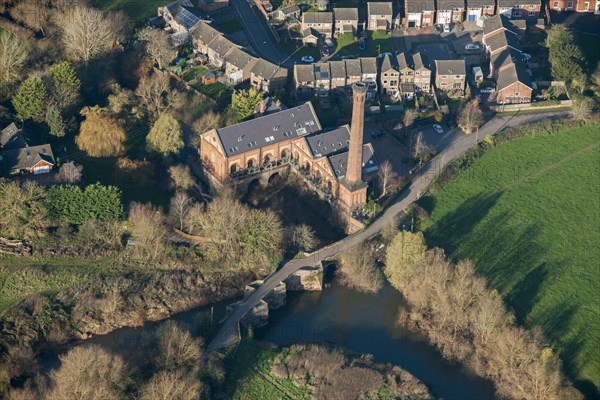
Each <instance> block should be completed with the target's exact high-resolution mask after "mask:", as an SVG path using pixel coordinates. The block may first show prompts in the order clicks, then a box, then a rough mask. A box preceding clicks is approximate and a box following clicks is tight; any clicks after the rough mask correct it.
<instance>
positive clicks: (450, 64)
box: [435, 60, 467, 75]
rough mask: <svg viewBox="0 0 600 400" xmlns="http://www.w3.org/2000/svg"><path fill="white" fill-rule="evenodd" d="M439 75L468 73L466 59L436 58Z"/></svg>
mask: <svg viewBox="0 0 600 400" xmlns="http://www.w3.org/2000/svg"><path fill="white" fill-rule="evenodd" d="M435 66H436V73H437V74H438V75H466V74H467V68H466V65H465V60H435Z"/></svg>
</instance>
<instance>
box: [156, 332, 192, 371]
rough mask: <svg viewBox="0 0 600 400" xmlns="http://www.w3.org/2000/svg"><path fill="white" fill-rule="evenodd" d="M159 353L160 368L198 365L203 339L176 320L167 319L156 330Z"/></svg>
mask: <svg viewBox="0 0 600 400" xmlns="http://www.w3.org/2000/svg"><path fill="white" fill-rule="evenodd" d="M156 336H157V339H158V346H157V348H158V355H157V356H156V365H157V367H159V368H160V369H163V370H167V371H174V370H178V369H188V368H193V367H194V366H196V365H197V364H198V363H199V362H200V359H201V358H202V345H203V342H202V339H200V338H194V337H192V335H191V334H190V332H189V331H184V330H182V329H181V328H179V327H178V326H177V324H176V323H175V322H174V321H167V322H165V323H164V324H162V325H161V327H160V328H158V331H157V332H156Z"/></svg>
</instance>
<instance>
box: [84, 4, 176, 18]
mask: <svg viewBox="0 0 600 400" xmlns="http://www.w3.org/2000/svg"><path fill="white" fill-rule="evenodd" d="M169 2H170V1H168V0H92V1H91V3H90V5H91V6H92V7H96V8H100V9H102V10H105V11H123V12H124V13H125V14H127V16H128V17H129V18H131V20H132V21H140V20H145V19H148V18H150V17H153V16H156V15H157V12H158V7H162V6H165V5H167V4H168V3H169Z"/></svg>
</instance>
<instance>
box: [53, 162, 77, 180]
mask: <svg viewBox="0 0 600 400" xmlns="http://www.w3.org/2000/svg"><path fill="white" fill-rule="evenodd" d="M82 175H83V166H82V165H77V164H75V163H74V162H73V161H69V162H66V163H64V164H63V165H61V166H60V169H59V170H58V180H59V181H60V182H64V183H78V182H79V181H80V180H81V176H82Z"/></svg>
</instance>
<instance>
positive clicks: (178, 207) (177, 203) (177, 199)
mask: <svg viewBox="0 0 600 400" xmlns="http://www.w3.org/2000/svg"><path fill="white" fill-rule="evenodd" d="M193 205H194V201H193V200H192V198H191V197H190V196H189V195H188V194H187V193H185V192H177V193H175V196H173V198H172V199H171V204H170V207H169V212H170V213H171V216H172V217H173V219H174V220H175V221H177V222H178V224H179V230H183V226H184V222H185V219H186V216H187V213H188V211H189V210H190V208H191V207H192V206H193Z"/></svg>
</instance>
